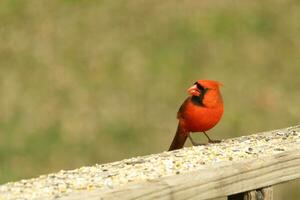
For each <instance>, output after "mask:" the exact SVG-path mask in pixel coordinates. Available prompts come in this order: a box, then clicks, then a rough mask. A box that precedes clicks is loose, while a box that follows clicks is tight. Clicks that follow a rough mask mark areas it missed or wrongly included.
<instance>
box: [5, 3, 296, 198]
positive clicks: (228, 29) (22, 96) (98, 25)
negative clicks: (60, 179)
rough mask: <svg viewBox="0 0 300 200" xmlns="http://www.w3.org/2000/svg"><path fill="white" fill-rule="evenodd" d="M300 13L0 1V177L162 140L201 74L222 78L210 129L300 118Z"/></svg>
mask: <svg viewBox="0 0 300 200" xmlns="http://www.w3.org/2000/svg"><path fill="white" fill-rule="evenodd" d="M299 21H300V2H299V1H296V0H287V1H281V0H275V1H274V0H272V1H271V0H266V1H259V0H254V1H246V2H242V1H231V0H225V1H218V0H203V1H193V0H185V1H174V0H173V1H171V0H165V1H158V0H151V1H150V0H148V1H146V0H132V1H125V0H114V1H111V0H101V1H100V0H98V1H87V0H51V1H43V0H32V1H30V2H29V1H25V0H2V1H0V22H1V25H0V97H1V98H0V111H1V112H0V161H1V165H0V182H1V183H4V182H7V181H15V180H18V179H21V178H30V177H34V176H37V175H39V174H44V173H49V172H55V171H58V170H60V169H72V168H76V167H79V166H82V165H92V164H95V163H104V162H110V161H114V160H119V159H123V158H129V157H132V156H137V155H146V154H150V153H158V152H161V151H164V150H166V149H167V148H168V146H169V144H170V142H171V140H172V137H173V134H174V132H175V129H176V123H177V120H176V117H175V116H176V112H177V109H178V108H179V106H180V104H181V103H182V101H183V100H184V99H185V97H186V96H187V94H186V91H185V90H186V88H187V87H188V86H190V85H191V84H192V83H193V82H195V80H197V79H215V80H219V81H221V82H223V83H224V87H223V88H222V92H223V97H224V101H225V114H224V117H223V119H222V121H221V123H220V124H219V125H218V126H217V127H216V128H214V129H213V130H212V131H210V134H211V135H212V137H213V138H228V137H234V136H240V135H245V134H251V133H253V132H257V131H263V130H269V129H276V128H282V127H287V126H291V125H295V124H299V118H300V107H299V90H300V79H299V75H300V36H299V34H300V23H299ZM198 137H199V138H198V139H200V140H202V139H203V140H204V138H203V137H202V136H198ZM297 188H299V183H297V182H294V183H291V184H285V185H284V186H279V187H276V197H277V199H298V198H300V192H299V190H297ZM283 197H284V198H283Z"/></svg>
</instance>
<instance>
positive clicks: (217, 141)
mask: <svg viewBox="0 0 300 200" xmlns="http://www.w3.org/2000/svg"><path fill="white" fill-rule="evenodd" d="M203 133H204V135H205V136H206V137H207V139H208V142H209V143H220V142H221V140H212V139H210V138H209V137H208V135H207V134H206V133H205V132H204V131H203Z"/></svg>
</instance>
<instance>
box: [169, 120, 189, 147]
mask: <svg viewBox="0 0 300 200" xmlns="http://www.w3.org/2000/svg"><path fill="white" fill-rule="evenodd" d="M187 136H188V135H187V133H186V132H185V131H184V130H183V129H182V127H181V126H180V124H178V127H177V131H176V134H175V137H174V139H173V142H172V144H171V146H170V148H169V151H172V150H175V149H181V148H182V147H183V145H184V143H185V141H186V138H187Z"/></svg>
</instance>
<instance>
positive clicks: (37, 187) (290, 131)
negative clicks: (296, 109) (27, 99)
mask: <svg viewBox="0 0 300 200" xmlns="http://www.w3.org/2000/svg"><path fill="white" fill-rule="evenodd" d="M149 145H151V144H149ZM20 167H21V166H20ZM297 178H300V126H294V127H290V128H285V129H281V130H274V131H269V132H263V133H258V134H253V135H248V136H242V137H238V138H233V139H227V140H224V141H223V142H222V143H219V144H209V145H206V146H197V147H189V148H184V149H181V150H177V151H172V152H163V153H160V154H153V155H149V156H143V157H136V158H131V159H126V160H122V161H118V162H114V163H108V164H103V165H95V166H91V167H82V168H80V169H75V170H70V171H60V172H58V173H55V174H49V175H42V176H40V177H38V178H35V179H29V180H22V181H19V182H14V183H7V184H5V185H2V186H0V199H22V198H23V199H26V198H27V199H53V198H57V199H64V200H77V199H78V200H79V199H89V200H96V199H212V198H217V197H225V196H228V199H231V200H233V199H248V200H250V199H251V200H252V199H268V200H269V199H272V198H273V197H272V195H273V191H272V186H273V185H275V184H279V183H283V182H286V181H290V180H294V179H297Z"/></svg>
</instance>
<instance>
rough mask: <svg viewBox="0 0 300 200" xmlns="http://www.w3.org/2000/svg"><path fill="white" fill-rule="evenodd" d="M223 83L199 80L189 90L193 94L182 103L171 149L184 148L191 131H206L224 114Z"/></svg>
mask: <svg viewBox="0 0 300 200" xmlns="http://www.w3.org/2000/svg"><path fill="white" fill-rule="evenodd" d="M220 85H221V84H220V83H219V82H217V81H212V80H199V81H197V82H196V83H195V84H194V85H193V86H192V87H191V88H190V89H189V90H188V91H189V93H190V94H191V96H189V97H188V98H187V99H186V100H185V101H184V103H183V104H182V105H181V107H180V109H179V111H178V113H177V118H178V120H179V124H178V129H177V132H176V135H175V137H174V139H173V142H172V144H171V146H170V149H169V150H174V149H179V148H182V147H183V145H184V143H185V140H186V138H187V136H188V134H189V133H190V132H205V131H208V130H210V129H211V128H213V127H214V126H215V125H216V124H217V123H218V122H219V121H220V119H221V117H222V115H223V100H222V96H221V93H220V91H219V86H220Z"/></svg>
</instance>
